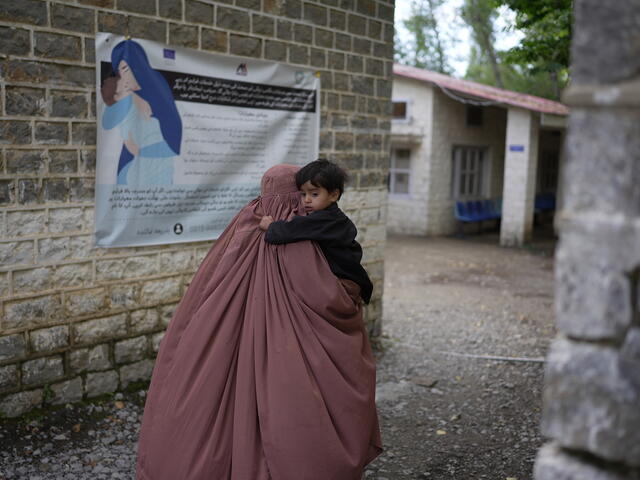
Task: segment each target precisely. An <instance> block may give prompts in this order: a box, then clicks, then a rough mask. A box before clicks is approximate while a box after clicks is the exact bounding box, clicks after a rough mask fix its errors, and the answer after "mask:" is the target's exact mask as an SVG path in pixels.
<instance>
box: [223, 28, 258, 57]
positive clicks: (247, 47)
mask: <svg viewBox="0 0 640 480" xmlns="http://www.w3.org/2000/svg"><path fill="white" fill-rule="evenodd" d="M229 50H230V53H231V54H232V55H240V56H242V57H254V58H260V57H261V55H262V39H260V38H254V37H247V36H244V35H233V34H232V35H231V38H230V42H229Z"/></svg>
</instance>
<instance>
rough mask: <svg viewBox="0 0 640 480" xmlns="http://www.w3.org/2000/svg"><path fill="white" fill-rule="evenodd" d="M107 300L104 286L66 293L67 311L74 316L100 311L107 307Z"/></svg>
mask: <svg viewBox="0 0 640 480" xmlns="http://www.w3.org/2000/svg"><path fill="white" fill-rule="evenodd" d="M106 300H107V299H106V290H105V289H104V288H94V289H92V290H80V291H76V292H70V293H68V294H67V295H66V311H67V314H68V315H70V316H74V317H80V316H83V315H88V314H91V313H99V312H101V311H102V310H104V309H105V308H106V306H107V302H106Z"/></svg>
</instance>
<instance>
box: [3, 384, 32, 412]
mask: <svg viewBox="0 0 640 480" xmlns="http://www.w3.org/2000/svg"><path fill="white" fill-rule="evenodd" d="M41 406H42V389H40V388H38V389H36V390H28V391H25V392H18V393H14V394H11V395H7V396H6V397H4V398H3V399H2V401H0V412H2V414H3V415H5V416H7V417H9V418H13V417H18V416H20V415H22V414H23V413H26V412H28V411H30V410H33V409H34V408H39V407H41Z"/></svg>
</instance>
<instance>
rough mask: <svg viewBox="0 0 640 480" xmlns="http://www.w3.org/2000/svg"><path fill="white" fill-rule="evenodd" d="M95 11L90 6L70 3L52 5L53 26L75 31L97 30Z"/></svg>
mask: <svg viewBox="0 0 640 480" xmlns="http://www.w3.org/2000/svg"><path fill="white" fill-rule="evenodd" d="M95 23H96V22H95V20H94V11H93V10H91V9H88V8H76V7H71V6H68V5H60V4H55V3H54V4H53V5H51V26H52V27H53V28H59V29H61V30H71V31H73V32H82V33H94V32H95Z"/></svg>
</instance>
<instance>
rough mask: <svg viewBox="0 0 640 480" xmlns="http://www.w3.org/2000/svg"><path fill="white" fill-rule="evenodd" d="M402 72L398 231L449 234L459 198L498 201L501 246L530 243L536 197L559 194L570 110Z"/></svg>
mask: <svg viewBox="0 0 640 480" xmlns="http://www.w3.org/2000/svg"><path fill="white" fill-rule="evenodd" d="M393 73H394V83H393V95H392V97H393V120H392V129H391V130H392V136H391V164H390V170H389V220H388V228H389V231H390V232H393V233H408V234H414V235H449V234H452V233H454V232H456V230H457V229H458V228H459V225H458V220H456V217H455V210H454V207H455V203H456V202H457V201H459V202H468V201H482V200H486V199H490V200H492V201H493V205H494V206H495V207H496V208H497V209H498V210H500V209H501V211H502V221H501V243H503V244H506V245H519V244H522V243H524V242H526V241H527V240H528V239H529V238H530V237H531V233H532V226H533V214H534V201H535V197H536V196H538V198H539V199H541V198H544V197H540V195H546V196H547V197H546V198H555V196H556V194H557V188H558V176H559V172H560V169H561V145H562V140H563V137H564V130H565V122H566V115H567V114H568V109H567V108H566V107H565V106H564V105H562V104H560V103H558V102H554V101H551V100H547V99H543V98H539V97H534V96H531V95H525V94H521V93H517V92H511V91H507V90H502V89H499V88H495V87H490V86H487V85H482V84H478V83H475V82H470V81H466V80H460V79H456V78H452V77H449V76H447V75H443V74H440V73H435V72H430V71H426V70H421V69H418V68H414V67H407V66H403V65H394V69H393Z"/></svg>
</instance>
